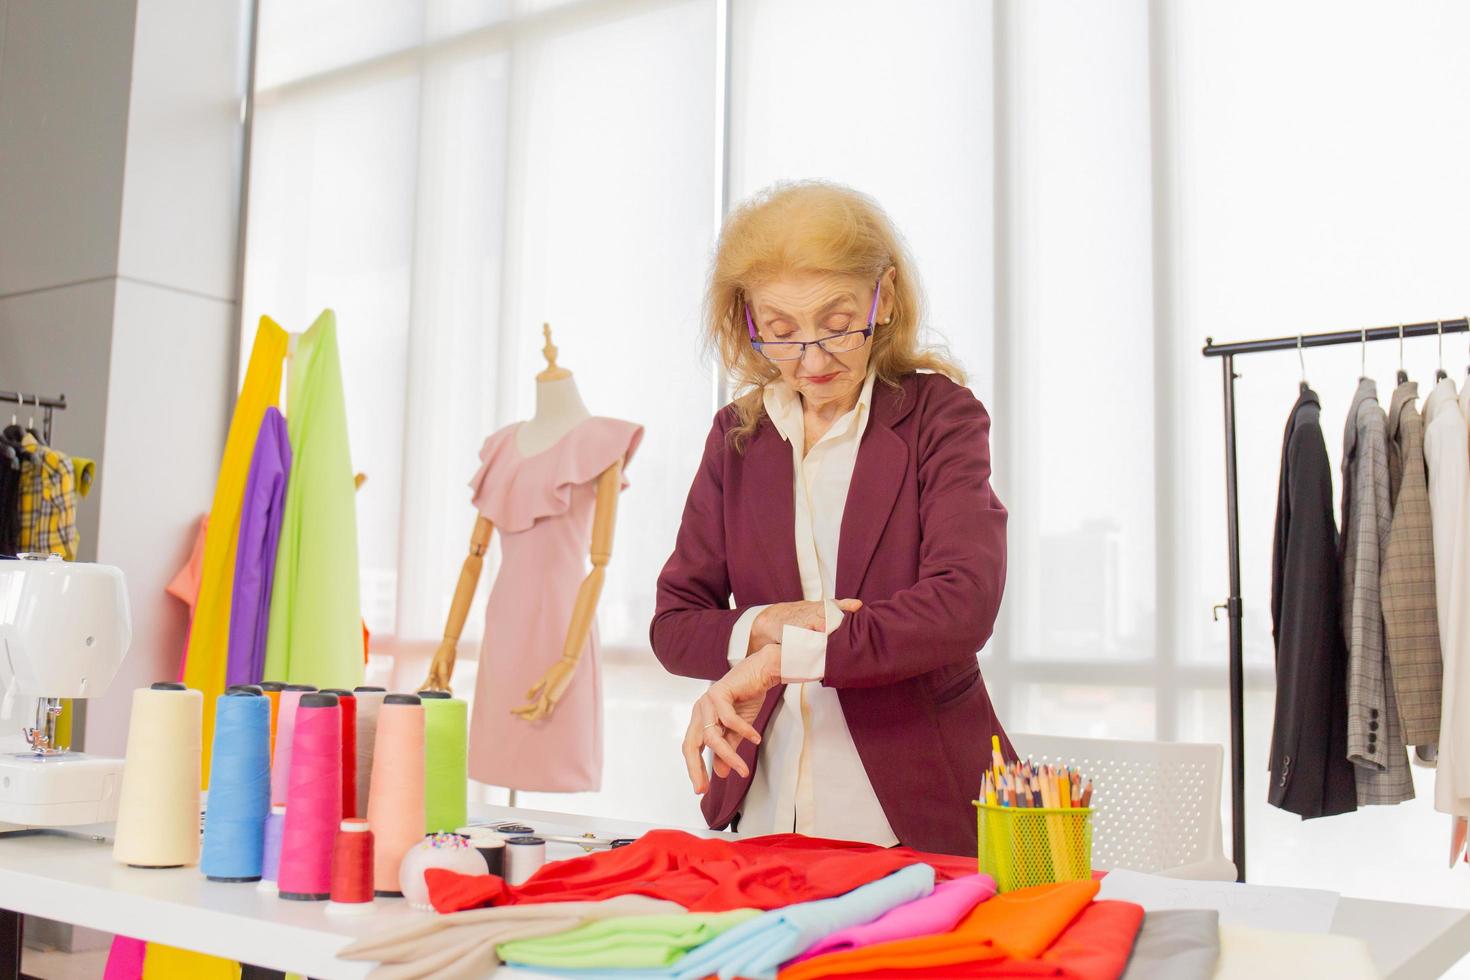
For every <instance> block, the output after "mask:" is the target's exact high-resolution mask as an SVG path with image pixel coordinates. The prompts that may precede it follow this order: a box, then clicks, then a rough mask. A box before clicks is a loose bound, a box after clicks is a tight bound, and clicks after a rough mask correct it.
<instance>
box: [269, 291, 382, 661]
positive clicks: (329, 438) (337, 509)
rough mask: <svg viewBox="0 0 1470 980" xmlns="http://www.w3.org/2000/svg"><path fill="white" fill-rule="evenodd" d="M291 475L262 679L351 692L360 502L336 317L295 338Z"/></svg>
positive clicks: (357, 657)
mask: <svg viewBox="0 0 1470 980" xmlns="http://www.w3.org/2000/svg"><path fill="white" fill-rule="evenodd" d="M286 394H287V401H286V428H287V432H288V434H289V435H290V439H291V457H292V467H291V478H290V481H289V482H288V484H287V486H286V502H285V507H284V509H283V513H282V518H281V539H280V544H279V546H278V548H277V551H276V568H275V582H274V584H273V585H272V588H271V611H270V627H269V632H268V634H267V637H266V651H265V676H267V677H273V678H276V679H278V680H285V681H288V682H290V683H294V684H314V685H316V686H317V687H341V688H347V689H349V690H350V689H351V688H353V687H354V686H356V685H358V684H361V683H362V674H363V656H362V605H361V598H360V596H359V593H358V568H357V505H356V501H355V500H354V495H355V492H356V486H355V484H354V482H353V477H352V456H351V453H350V451H349V449H348V443H347V407H346V403H345V400H344V398H343V392H342V365H341V362H340V360H339V358H338V354H337V317H336V314H334V313H333V312H332V311H331V310H324V311H322V314H321V316H319V317H317V319H316V322H315V323H313V324H312V325H311V329H309V330H307V331H306V333H304V334H302V335H301V336H300V338H299V339H298V341H297V344H296V351H295V353H294V354H292V355H291V359H290V367H289V371H288V374H287V380H286Z"/></svg>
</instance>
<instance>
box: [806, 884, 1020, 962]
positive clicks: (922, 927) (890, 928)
mask: <svg viewBox="0 0 1470 980" xmlns="http://www.w3.org/2000/svg"><path fill="white" fill-rule="evenodd" d="M994 894H995V879H994V878H992V877H990V875H982V874H976V875H966V876H965V877H963V878H956V879H954V880H953V881H944V882H940V883H939V884H938V885H936V886H934V891H933V893H931V894H930V895H927V896H926V897H924V898H920V899H917V900H915V901H912V902H908V903H906V904H904V905H900V906H899V907H898V908H896V909H893V910H892V911H890V912H887V913H885V914H884V915H882V916H880V917H879V918H877V919H875V920H873V921H872V922H869V923H867V924H865V925H860V926H851V927H849V928H847V929H841V930H839V931H837V932H834V933H832V934H831V935H830V936H828V937H827V938H825V939H823V940H822V941H821V942H819V943H817V944H816V945H815V946H813V947H812V948H810V949H808V950H807V951H806V952H804V953H802V954H801V955H800V956H798V957H796V959H794V960H792V962H793V963H800V962H801V961H802V960H809V959H811V958H812V957H813V956H821V955H822V954H823V953H837V952H841V951H842V950H844V949H857V948H858V947H859V946H872V945H873V944H875V943H887V942H893V941H894V940H897V939H916V938H918V937H920V936H937V935H939V934H940V933H945V932H949V931H950V930H951V929H953V928H954V927H955V926H956V925H957V924H958V923H959V921H960V920H961V919H963V918H964V917H965V916H967V915H969V914H970V912H971V911H972V910H973V909H974V908H975V906H977V905H979V904H980V903H981V902H983V901H985V900H986V899H988V898H990V897H991V896H992V895H994Z"/></svg>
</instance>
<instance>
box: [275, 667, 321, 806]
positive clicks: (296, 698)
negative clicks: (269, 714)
mask: <svg viewBox="0 0 1470 980" xmlns="http://www.w3.org/2000/svg"><path fill="white" fill-rule="evenodd" d="M315 690H316V688H314V687H312V686H311V685H310V684H287V685H286V688H285V690H283V691H282V692H281V710H280V712H279V713H278V715H277V718H276V746H275V750H274V752H273V753H272V754H271V802H272V803H285V802H286V789H287V787H288V786H289V785H290V781H291V749H292V743H293V739H292V735H293V734H295V731H296V708H297V706H298V705H299V704H301V698H302V696H303V695H306V694H310V693H311V692H312V691H315Z"/></svg>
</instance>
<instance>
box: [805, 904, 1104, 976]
mask: <svg viewBox="0 0 1470 980" xmlns="http://www.w3.org/2000/svg"><path fill="white" fill-rule="evenodd" d="M1097 890H1098V883H1097V882H1095V881H1063V882H1058V883H1056V884H1051V885H1037V886H1035V887H1034V888H1020V889H1017V890H1016V891H1013V892H1008V893H1006V894H1004V895H997V896H996V897H994V898H992V899H990V900H989V901H987V902H981V903H980V904H979V905H977V906H976V907H975V910H974V911H973V912H971V913H970V914H969V915H968V916H966V917H965V919H964V920H963V921H962V922H960V924H959V925H957V926H955V928H954V929H953V930H952V931H950V932H946V933H941V934H939V935H937V936H923V937H921V938H918V939H903V940H899V941H898V942H892V943H878V944H876V945H873V946H865V947H863V948H861V949H852V950H845V951H843V952H841V953H831V954H829V955H827V956H817V957H813V958H812V959H809V960H805V961H804V962H801V963H798V964H796V965H795V966H792V967H791V968H790V969H786V970H782V971H781V974H780V980H817V978H819V977H856V976H864V977H866V976H869V975H871V974H873V973H876V972H878V971H884V970H894V971H903V972H906V973H908V975H909V976H929V975H931V974H927V973H924V972H922V971H924V970H926V969H931V970H932V969H933V968H937V967H947V966H953V965H957V964H978V963H987V962H1000V961H1002V960H1005V959H1007V958H1010V959H1016V960H1033V959H1035V958H1036V957H1037V956H1039V955H1041V953H1042V951H1043V950H1045V949H1046V948H1047V947H1048V946H1050V945H1051V944H1052V943H1054V942H1055V941H1056V940H1057V937H1058V936H1060V935H1061V934H1062V932H1063V930H1065V929H1066V928H1067V926H1068V924H1069V923H1071V921H1072V920H1073V919H1075V918H1077V914H1078V913H1079V912H1081V911H1082V910H1083V909H1084V908H1086V907H1087V906H1088V903H1090V902H1091V901H1092V899H1093V897H1094V896H1095V895H1097ZM916 971H917V972H916Z"/></svg>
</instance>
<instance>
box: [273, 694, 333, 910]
mask: <svg viewBox="0 0 1470 980" xmlns="http://www.w3.org/2000/svg"><path fill="white" fill-rule="evenodd" d="M341 820H342V709H341V708H340V707H339V706H338V704H337V698H336V696H335V695H332V694H318V693H311V694H303V695H302V696H301V703H300V705H299V706H298V707H297V709H296V728H295V731H294V732H293V733H292V738H291V775H290V782H289V783H288V788H287V790H286V825H285V829H284V830H283V832H282V834H281V869H280V876H279V878H278V879H277V883H278V884H279V885H280V889H281V897H282V898H290V899H295V900H297V901H305V902H320V901H325V900H326V899H327V898H328V897H330V895H331V891H332V847H333V840H334V839H335V835H336V831H337V826H338V824H339V823H340V822H341Z"/></svg>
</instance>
